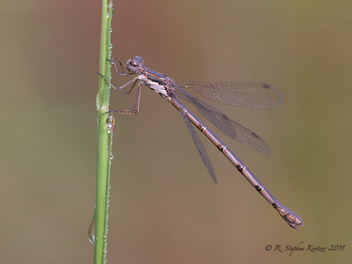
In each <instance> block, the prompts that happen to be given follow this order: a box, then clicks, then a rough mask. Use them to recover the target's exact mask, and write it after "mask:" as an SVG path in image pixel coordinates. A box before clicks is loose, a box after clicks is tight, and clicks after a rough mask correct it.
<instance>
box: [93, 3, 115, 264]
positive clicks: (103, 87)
mask: <svg viewBox="0 0 352 264" xmlns="http://www.w3.org/2000/svg"><path fill="white" fill-rule="evenodd" d="M111 18H112V0H111V1H110V3H109V6H108V5H107V0H102V17H101V36H100V60H99V72H100V73H102V74H103V75H104V76H106V77H107V78H110V62H109V61H108V60H107V58H110V57H111V48H110V47H111V40H110V35H111V34H110V32H111V30H110V29H111ZM96 106H97V110H98V117H97V121H98V126H97V165H96V173H97V178H96V208H95V215H94V219H95V240H94V264H105V263H106V252H107V221H108V204H109V185H110V164H111V159H110V157H111V144H112V127H110V128H109V127H108V126H107V118H108V117H109V116H108V114H106V112H107V111H108V109H109V85H108V84H107V83H106V82H105V80H104V78H102V77H99V90H98V94H97V97H96ZM111 123H112V122H111Z"/></svg>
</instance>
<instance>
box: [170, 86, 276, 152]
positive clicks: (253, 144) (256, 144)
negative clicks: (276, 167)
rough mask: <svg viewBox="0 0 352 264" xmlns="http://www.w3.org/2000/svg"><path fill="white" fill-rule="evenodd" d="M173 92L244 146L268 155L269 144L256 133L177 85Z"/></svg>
mask: <svg viewBox="0 0 352 264" xmlns="http://www.w3.org/2000/svg"><path fill="white" fill-rule="evenodd" d="M175 94H176V95H177V96H179V97H180V98H182V99H184V100H186V101H188V102H190V103H191V104H192V105H193V106H194V107H195V108H196V109H197V110H198V111H199V112H200V113H201V114H202V115H203V116H204V117H205V118H206V119H208V120H209V121H210V122H212V123H213V124H214V125H215V126H216V127H217V128H218V129H219V130H221V131H222V132H224V133H225V134H226V135H228V136H229V137H231V138H232V139H237V140H238V141H239V142H241V143H242V144H244V145H245V146H248V147H250V148H253V149H255V150H257V151H259V152H260V153H263V154H266V155H270V153H271V151H270V148H269V146H268V145H267V144H266V143H265V141H264V140H263V139H261V138H260V137H259V136H258V135H257V134H256V133H254V132H252V131H251V130H249V129H247V128H245V127H243V126H241V125H239V124H237V123H236V122H234V121H232V120H231V119H229V118H228V117H227V116H226V115H225V114H223V113H222V112H220V111H219V110H217V109H216V108H214V107H212V106H211V105H209V104H207V103H205V102H203V101H201V100H199V99H198V98H195V97H193V96H192V95H190V94H189V93H188V92H186V91H184V90H183V89H180V88H179V87H175Z"/></svg>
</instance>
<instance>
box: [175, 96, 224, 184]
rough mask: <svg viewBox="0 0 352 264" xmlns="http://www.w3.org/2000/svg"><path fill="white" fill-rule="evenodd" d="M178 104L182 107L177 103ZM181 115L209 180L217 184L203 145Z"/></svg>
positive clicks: (190, 124)
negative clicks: (209, 177) (208, 175)
mask: <svg viewBox="0 0 352 264" xmlns="http://www.w3.org/2000/svg"><path fill="white" fill-rule="evenodd" d="M178 103H179V104H180V105H181V106H183V105H182V104H181V103H180V102H179V101H178ZM181 115H182V117H183V120H184V121H185V123H186V127H187V129H188V132H189V133H190V134H191V136H192V139H193V142H194V144H195V145H196V147H197V150H198V153H199V155H200V156H201V158H202V160H203V163H204V165H205V167H206V168H207V170H208V172H209V174H210V176H211V178H212V179H213V181H214V183H217V180H216V176H215V171H214V168H213V166H212V165H211V162H210V159H209V157H208V154H207V152H206V150H205V148H204V146H203V143H202V141H201V140H200V138H199V137H198V135H197V132H196V131H195V130H194V128H193V125H192V123H191V122H190V121H189V120H188V118H187V117H186V116H185V115H184V114H183V113H182V112H181Z"/></svg>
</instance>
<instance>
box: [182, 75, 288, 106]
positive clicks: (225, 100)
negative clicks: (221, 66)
mask: <svg viewBox="0 0 352 264" xmlns="http://www.w3.org/2000/svg"><path fill="white" fill-rule="evenodd" d="M176 85H177V86H178V87H180V88H183V89H191V90H194V91H196V92H197V93H199V94H201V95H202V96H204V97H206V98H208V99H211V100H213V101H216V102H219V103H222V104H228V105H234V106H239V107H246V108H252V109H269V108H275V107H278V106H280V105H281V104H282V103H283V102H284V99H283V97H282V95H281V93H280V92H279V91H278V90H276V89H275V88H274V87H272V86H271V85H269V84H266V83H246V82H243V83H242V82H221V83H206V82H176Z"/></svg>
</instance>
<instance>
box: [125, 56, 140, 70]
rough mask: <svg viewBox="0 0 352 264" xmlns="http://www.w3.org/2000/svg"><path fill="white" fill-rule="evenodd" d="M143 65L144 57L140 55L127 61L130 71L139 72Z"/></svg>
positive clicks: (127, 67)
mask: <svg viewBox="0 0 352 264" xmlns="http://www.w3.org/2000/svg"><path fill="white" fill-rule="evenodd" d="M142 66H143V59H142V58H141V57H139V56H134V57H133V58H132V59H130V60H128V61H127V63H126V69H127V70H128V71H130V72H133V73H137V72H138V70H140V67H142Z"/></svg>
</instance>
